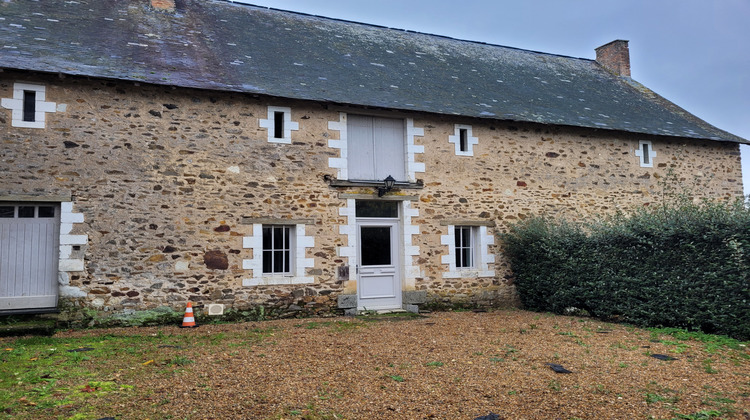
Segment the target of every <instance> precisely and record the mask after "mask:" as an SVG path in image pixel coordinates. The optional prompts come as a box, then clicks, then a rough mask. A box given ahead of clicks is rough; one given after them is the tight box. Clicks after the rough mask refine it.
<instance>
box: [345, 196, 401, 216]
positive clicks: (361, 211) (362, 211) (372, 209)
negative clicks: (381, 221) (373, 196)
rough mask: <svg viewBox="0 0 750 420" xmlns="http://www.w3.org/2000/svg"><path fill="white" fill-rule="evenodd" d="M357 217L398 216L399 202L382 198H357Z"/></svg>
mask: <svg viewBox="0 0 750 420" xmlns="http://www.w3.org/2000/svg"><path fill="white" fill-rule="evenodd" d="M355 217H387V218H396V217H398V202H396V201H380V200H357V204H356V207H355Z"/></svg>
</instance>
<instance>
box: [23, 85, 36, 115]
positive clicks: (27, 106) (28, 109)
mask: <svg viewBox="0 0 750 420" xmlns="http://www.w3.org/2000/svg"><path fill="white" fill-rule="evenodd" d="M35 114H36V91H33V90H24V91H23V120H24V121H34V119H35V118H36V115H35Z"/></svg>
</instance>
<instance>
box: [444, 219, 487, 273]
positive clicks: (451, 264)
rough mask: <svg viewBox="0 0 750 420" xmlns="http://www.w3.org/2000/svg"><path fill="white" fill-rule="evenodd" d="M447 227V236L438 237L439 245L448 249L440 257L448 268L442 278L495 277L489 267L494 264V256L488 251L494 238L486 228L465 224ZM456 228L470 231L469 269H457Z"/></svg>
mask: <svg viewBox="0 0 750 420" xmlns="http://www.w3.org/2000/svg"><path fill="white" fill-rule="evenodd" d="M447 227H448V234H447V235H441V236H440V243H441V244H442V245H445V246H447V247H448V253H447V254H445V255H443V256H442V263H443V264H446V265H447V266H448V270H447V271H445V272H443V278H478V277H495V270H491V269H490V265H491V264H494V263H495V256H494V255H492V254H490V249H489V247H490V245H494V243H495V237H494V236H493V235H491V234H490V233H489V231H488V229H487V226H483V225H472V224H469V223H466V224H455V225H448V226H447ZM456 227H460V228H468V229H471V244H470V246H471V247H472V259H473V264H472V266H471V267H458V265H457V264H456V261H457V258H456V255H457V253H458V250H457V249H456Z"/></svg>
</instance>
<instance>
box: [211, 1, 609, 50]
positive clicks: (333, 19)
mask: <svg viewBox="0 0 750 420" xmlns="http://www.w3.org/2000/svg"><path fill="white" fill-rule="evenodd" d="M214 1H221V2H225V3H232V4H238V5H240V6H251V7H257V8H258V9H266V10H272V11H275V12H282V13H290V14H294V15H300V16H309V17H314V18H318V19H325V20H331V21H334V22H342V23H353V24H357V25H362V26H369V27H372V28H380V29H389V30H392V31H400V32H406V33H412V34H418V35H425V36H431V37H435V38H442V39H448V40H451V41H459V42H468V43H471V44H478V45H487V46H489V47H499V48H507V49H509V50H515V51H522V52H528V53H533V54H542V55H548V56H553V57H561V58H570V59H573V60H584V61H593V62H596V60H595V59H592V58H585V57H574V56H571V55H565V54H555V53H549V52H544V51H536V50H528V49H525V48H518V47H511V46H508V45H500V44H493V43H490V42H484V41H476V40H471V39H463V38H454V37H452V36H447V35H440V34H432V33H429V32H420V31H415V30H412V29H403V28H394V27H391V26H384V25H378V24H376V23H367V22H359V21H356V20H349V19H343V18H335V17H330V16H322V15H315V14H312V13H306V12H298V11H295V10H286V9H279V8H277V7H271V6H259V5H257V4H252V3H243V2H239V1H236V0H214Z"/></svg>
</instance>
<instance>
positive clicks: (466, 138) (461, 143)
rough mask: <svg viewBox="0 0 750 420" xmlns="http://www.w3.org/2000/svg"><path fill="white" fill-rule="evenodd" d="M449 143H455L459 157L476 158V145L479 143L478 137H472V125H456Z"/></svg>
mask: <svg viewBox="0 0 750 420" xmlns="http://www.w3.org/2000/svg"><path fill="white" fill-rule="evenodd" d="M448 142H450V143H453V144H454V146H455V149H456V155H458V156H474V145H475V144H477V143H479V139H478V138H477V137H473V136H472V130H471V126H470V125H462V124H456V125H455V127H454V133H453V135H452V136H448Z"/></svg>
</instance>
